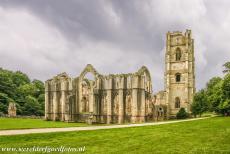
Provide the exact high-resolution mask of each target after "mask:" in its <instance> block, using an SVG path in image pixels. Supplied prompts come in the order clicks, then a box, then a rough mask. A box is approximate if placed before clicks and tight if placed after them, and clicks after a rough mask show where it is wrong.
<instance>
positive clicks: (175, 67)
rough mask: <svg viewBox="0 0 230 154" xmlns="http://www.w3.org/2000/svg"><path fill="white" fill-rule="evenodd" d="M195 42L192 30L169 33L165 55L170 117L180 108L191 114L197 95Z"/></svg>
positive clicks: (166, 89)
mask: <svg viewBox="0 0 230 154" xmlns="http://www.w3.org/2000/svg"><path fill="white" fill-rule="evenodd" d="M194 61H195V59H194V40H193V39H192V36H191V30H186V32H185V33H182V32H168V33H167V40H166V53H165V91H166V104H167V106H168V111H169V112H168V114H169V115H168V116H175V115H176V113H177V112H178V111H179V109H180V108H185V110H187V112H190V106H191V103H192V102H193V96H194V93H195V70H194Z"/></svg>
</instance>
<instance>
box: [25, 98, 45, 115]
mask: <svg viewBox="0 0 230 154" xmlns="http://www.w3.org/2000/svg"><path fill="white" fill-rule="evenodd" d="M25 101H26V103H25V105H24V107H23V114H24V115H36V116H41V115H43V114H44V112H43V111H42V108H41V105H40V104H39V102H38V100H37V99H36V98H34V97H33V96H26V98H25Z"/></svg>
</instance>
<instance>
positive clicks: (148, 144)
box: [0, 117, 230, 154]
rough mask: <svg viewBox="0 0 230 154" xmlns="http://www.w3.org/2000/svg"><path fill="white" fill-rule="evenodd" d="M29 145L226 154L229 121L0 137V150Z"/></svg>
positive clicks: (97, 150)
mask: <svg viewBox="0 0 230 154" xmlns="http://www.w3.org/2000/svg"><path fill="white" fill-rule="evenodd" d="M33 146H40V147H46V146H49V147H60V146H65V147H81V146H85V149H86V152H85V153H106V154H107V153H141V154H142V153H144V154H147V153H162V154H167V153H183V154H184V153H206V154H216V153H217V154H218V153H230V118H229V117H215V118H208V119H203V120H197V121H189V122H182V123H175V124H165V125H158V126H144V127H134V128H121V129H110V130H95V131H81V132H66V133H63V132H62V133H47V134H31V135H17V136H2V137H0V147H33ZM0 153H3V152H0ZM8 153H9V152H8ZM11 153H13V152H11Z"/></svg>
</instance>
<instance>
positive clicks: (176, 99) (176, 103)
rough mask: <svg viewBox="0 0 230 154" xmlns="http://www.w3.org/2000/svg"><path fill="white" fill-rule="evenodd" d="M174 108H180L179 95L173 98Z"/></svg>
mask: <svg viewBox="0 0 230 154" xmlns="http://www.w3.org/2000/svg"><path fill="white" fill-rule="evenodd" d="M175 108H180V98H179V97H176V98H175Z"/></svg>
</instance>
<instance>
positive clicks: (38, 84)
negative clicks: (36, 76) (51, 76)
mask: <svg viewBox="0 0 230 154" xmlns="http://www.w3.org/2000/svg"><path fill="white" fill-rule="evenodd" d="M32 84H33V85H34V86H35V87H36V92H35V96H36V97H39V95H40V94H44V93H45V87H44V83H43V82H42V81H40V80H33V81H32Z"/></svg>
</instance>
